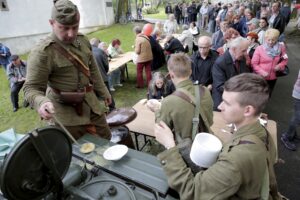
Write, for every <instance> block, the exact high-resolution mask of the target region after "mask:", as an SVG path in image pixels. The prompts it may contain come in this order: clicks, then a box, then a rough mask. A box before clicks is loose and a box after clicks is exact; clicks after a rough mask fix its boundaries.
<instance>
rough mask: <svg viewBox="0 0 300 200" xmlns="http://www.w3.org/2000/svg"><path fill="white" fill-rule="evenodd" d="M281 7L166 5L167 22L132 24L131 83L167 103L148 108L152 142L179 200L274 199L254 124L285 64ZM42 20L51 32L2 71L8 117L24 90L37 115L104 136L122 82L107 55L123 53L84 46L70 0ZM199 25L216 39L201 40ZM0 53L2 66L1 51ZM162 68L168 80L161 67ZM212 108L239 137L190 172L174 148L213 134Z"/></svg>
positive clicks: (266, 146)
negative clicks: (25, 57) (159, 148)
mask: <svg viewBox="0 0 300 200" xmlns="http://www.w3.org/2000/svg"><path fill="white" fill-rule="evenodd" d="M280 7H281V5H280V3H279V2H274V3H273V4H272V5H271V6H270V5H269V4H268V5H267V4H266V3H265V2H264V1H262V2H259V1H255V2H253V1H250V2H247V3H245V4H242V3H240V2H239V1H235V2H234V3H233V4H231V3H228V4H220V3H217V4H215V5H211V4H210V3H208V2H207V1H206V0H204V1H203V3H201V4H198V5H197V4H196V3H195V2H192V3H191V5H187V4H185V3H182V4H177V5H176V6H175V8H174V13H175V15H173V14H172V13H173V8H172V7H171V5H170V4H168V5H167V7H166V9H165V11H166V13H167V14H168V15H169V20H167V21H166V22H165V24H164V25H162V24H161V23H159V22H158V23H156V24H155V26H154V28H153V27H152V25H151V24H146V25H144V26H143V27H140V26H136V27H134V30H133V31H134V34H135V36H136V37H135V41H134V52H135V54H136V60H135V63H136V70H137V78H136V79H137V80H136V87H137V88H144V87H147V88H148V98H150V99H151V98H154V99H162V97H164V99H163V101H162V103H161V107H159V108H158V107H155V108H154V107H153V108H150V109H151V110H152V111H154V112H155V117H156V125H155V127H154V134H155V138H156V140H157V141H158V142H159V143H160V144H162V145H163V146H164V147H165V150H164V151H163V152H161V153H160V154H159V155H158V159H159V160H160V161H161V164H162V167H163V169H164V171H165V173H166V175H167V178H168V183H169V185H170V187H171V188H173V189H175V190H176V191H177V192H178V193H179V195H180V198H181V199H230V198H232V199H269V197H272V198H273V199H280V196H279V193H278V191H277V183H276V177H275V174H274V169H273V165H274V163H275V154H276V153H275V151H276V150H275V146H274V143H273V141H272V140H268V132H267V131H266V130H265V129H264V128H263V127H262V126H261V125H260V123H259V121H258V117H259V116H260V114H261V113H262V111H263V109H264V107H265V105H266V104H267V102H268V100H269V99H270V98H271V95H272V91H273V90H274V87H275V84H276V80H277V75H276V72H279V71H283V70H284V68H285V66H286V65H287V62H288V56H287V53H286V47H285V44H284V30H285V27H286V25H287V23H288V18H287V16H285V14H284V12H283V11H280V10H281V9H280ZM184 10H185V11H186V12H185V13H184V12H183V11H184ZM198 12H199V13H200V14H199V15H200V19H201V20H200V23H198V24H197V15H198ZM49 22H50V26H51V28H52V34H51V35H49V36H47V37H46V38H45V39H44V40H42V41H40V43H39V44H38V45H36V46H35V47H34V48H33V50H32V51H31V53H30V56H29V59H28V63H27V69H26V63H25V62H23V61H21V60H20V58H19V57H18V56H17V55H13V56H9V59H10V61H11V63H10V64H9V65H8V68H7V69H6V70H7V74H8V77H9V79H10V81H11V85H12V86H11V88H12V89H11V91H12V98H11V99H12V103H13V106H14V111H15V108H16V110H17V108H18V105H17V104H16V102H17V101H18V98H17V93H18V92H19V90H20V89H21V88H22V86H23V84H24V94H25V99H26V100H27V101H28V102H29V103H30V105H31V106H32V107H34V108H35V109H36V110H37V112H38V114H39V115H40V116H41V117H42V118H43V119H45V120H49V119H55V120H58V121H54V124H55V125H58V122H59V124H60V123H61V124H63V125H64V126H65V128H66V129H67V130H68V131H69V132H70V133H71V134H72V135H73V136H74V137H75V138H76V139H78V138H80V137H81V136H83V135H84V134H86V133H90V134H94V135H98V136H100V137H102V138H105V139H110V138H111V131H110V128H109V126H108V124H107V122H106V110H105V107H106V106H109V105H110V108H111V109H114V107H115V106H114V103H113V102H114V101H113V98H112V95H111V93H110V92H111V91H114V90H115V88H114V87H115V86H122V83H121V81H122V73H123V72H122V70H124V68H125V67H121V68H120V69H117V70H115V71H113V72H112V73H108V70H109V59H113V58H114V57H116V56H118V54H121V53H123V51H122V49H121V47H120V46H121V41H120V40H119V39H114V40H113V41H112V42H111V44H109V45H107V44H106V43H105V42H101V41H100V40H99V39H97V38H92V39H91V40H90V41H88V40H87V38H86V37H85V36H84V35H82V34H80V33H78V29H79V22H80V14H79V10H78V8H77V6H76V5H74V4H73V3H72V2H71V1H69V0H59V1H56V2H54V6H53V8H52V12H51V19H50V20H49ZM179 24H184V25H183V33H182V34H180V35H179V36H178V37H177V36H174V34H176V33H177V32H178V31H179V29H180V28H179ZM187 24H189V26H188V25H187ZM258 24H259V25H258ZM200 29H202V30H207V31H208V32H211V33H213V35H212V36H200ZM160 40H163V41H164V44H163V47H162V46H161V45H160ZM0 47H1V49H0V50H1V56H2V57H1V64H2V65H3V66H4V67H5V68H6V67H7V64H8V63H6V62H4V58H6V56H7V55H6V54H7V49H6V48H4V47H3V45H1V46H0ZM2 49H3V50H2ZM5 49H6V51H5ZM67 49H68V50H67ZM91 55H93V56H91ZM164 55H166V56H164ZM166 62H167V68H168V75H166V74H163V73H162V72H160V70H159V68H160V67H161V66H163V65H164V64H165V63H166ZM144 70H145V74H146V82H144V79H143V71H144ZM299 88H300V87H299V81H297V82H296V84H295V88H294V93H293V97H294V98H295V114H294V116H293V118H292V120H291V123H290V126H289V129H288V130H287V132H285V133H284V134H282V137H281V140H282V142H283V143H284V145H285V146H286V147H287V148H288V149H290V150H296V146H295V144H294V143H293V140H294V139H295V137H296V135H297V134H296V128H295V127H296V126H297V125H299V121H300V120H299V113H297V111H299V96H300V95H299V93H300V92H299ZM213 110H214V111H219V112H221V113H222V116H223V118H224V120H225V121H226V123H233V124H235V126H236V131H235V132H234V133H233V135H232V138H231V140H230V141H229V142H227V143H225V144H224V146H223V150H222V152H221V153H220V155H219V156H218V159H217V161H216V163H214V164H213V165H212V166H211V167H209V168H208V169H201V170H200V171H199V172H193V171H192V170H191V169H190V168H189V166H188V165H187V163H186V161H185V160H184V156H183V155H182V152H181V149H182V148H180V144H182V143H183V142H184V141H185V140H186V139H189V140H192V139H194V138H193V137H194V132H195V131H196V132H197V131H198V132H210V133H212V131H211V128H210V127H211V126H212V124H213ZM54 116H55V118H54ZM195 122H196V123H195ZM195 124H196V126H195Z"/></svg>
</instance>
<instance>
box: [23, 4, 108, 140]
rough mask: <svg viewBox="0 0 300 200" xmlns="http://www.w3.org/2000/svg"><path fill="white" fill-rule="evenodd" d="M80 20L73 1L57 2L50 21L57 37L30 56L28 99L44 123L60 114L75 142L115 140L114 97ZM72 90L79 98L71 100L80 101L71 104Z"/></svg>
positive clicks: (52, 37) (49, 38)
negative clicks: (87, 137) (110, 112)
mask: <svg viewBox="0 0 300 200" xmlns="http://www.w3.org/2000/svg"><path fill="white" fill-rule="evenodd" d="M79 21H80V14H79V11H78V9H77V7H76V5H74V4H73V3H72V2H71V1H69V0H59V1H54V6H53V8H52V18H51V19H50V20H49V22H50V25H51V26H52V34H51V35H49V36H48V37H46V38H45V39H44V40H43V41H41V42H40V43H39V44H38V45H37V46H36V47H35V48H34V49H33V50H32V51H31V53H30V55H29V59H28V69H27V79H26V82H25V86H24V91H25V97H26V99H27V100H28V101H29V102H30V104H31V105H33V106H34V107H35V108H36V109H37V111H38V113H39V115H40V116H41V117H42V118H43V119H45V120H48V119H51V118H53V116H55V117H56V119H58V120H59V121H60V122H61V123H62V124H63V125H64V126H65V127H66V128H67V129H68V130H69V131H70V132H71V134H72V135H73V136H74V137H75V138H76V139H77V138H79V137H81V136H82V135H84V134H85V133H92V134H97V135H99V136H101V137H103V138H106V139H110V136H111V134H110V130H109V127H108V125H107V123H106V118H105V113H104V108H105V106H104V103H106V104H110V103H111V96H110V94H109V92H108V90H107V89H106V87H105V84H104V83H103V80H102V77H101V75H100V72H99V69H98V67H97V65H96V63H95V60H94V57H93V54H92V51H91V45H90V43H89V41H88V39H87V38H86V37H85V36H84V35H82V34H80V33H78V28H79ZM57 46H58V47H57ZM55 47H57V48H59V49H65V50H67V51H68V55H71V57H72V58H73V59H75V60H76V62H77V63H81V64H80V66H81V67H78V66H77V67H76V65H75V64H74V62H71V61H70V58H67V57H68V56H65V55H63V53H61V52H59V51H58V50H57V48H55ZM88 75H90V77H88ZM72 92H73V93H74V98H73V99H72V96H71V99H69V101H70V100H71V101H77V102H75V103H74V102H73V103H72V102H70V103H68V101H67V100H66V99H65V98H66V97H67V96H68V95H66V94H72ZM45 93H46V94H45ZM63 93H64V94H65V96H63ZM79 93H81V94H79ZM82 93H84V96H83V98H81V97H82ZM69 97H70V96H69Z"/></svg>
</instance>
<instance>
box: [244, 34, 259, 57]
mask: <svg viewBox="0 0 300 200" xmlns="http://www.w3.org/2000/svg"><path fill="white" fill-rule="evenodd" d="M247 40H248V41H249V42H250V45H249V47H248V49H247V55H248V56H249V57H250V59H252V57H253V54H254V51H255V49H256V48H257V47H258V46H259V45H260V44H259V42H258V35H257V33H255V32H249V33H247Z"/></svg>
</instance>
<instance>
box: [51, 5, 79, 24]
mask: <svg viewBox="0 0 300 200" xmlns="http://www.w3.org/2000/svg"><path fill="white" fill-rule="evenodd" d="M51 17H52V19H54V20H56V21H57V22H59V23H61V24H63V25H73V24H76V23H78V22H79V11H78V8H77V6H76V5H75V4H73V3H72V2H71V1H69V0H54V5H53V8H52V16H51Z"/></svg>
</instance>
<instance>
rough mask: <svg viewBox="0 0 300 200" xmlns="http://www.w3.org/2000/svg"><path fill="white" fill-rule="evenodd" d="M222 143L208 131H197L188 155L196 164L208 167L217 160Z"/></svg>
mask: <svg viewBox="0 0 300 200" xmlns="http://www.w3.org/2000/svg"><path fill="white" fill-rule="evenodd" d="M221 149H222V143H221V141H220V140H219V138H217V137H216V136H214V135H212V134H209V133H198V134H197V135H196V137H195V139H194V141H193V144H192V148H191V153H190V157H191V160H192V161H193V162H194V163H195V164H196V165H198V166H200V167H204V168H208V167H210V166H211V165H212V164H214V163H215V162H216V161H217V158H218V155H219V153H220V151H221Z"/></svg>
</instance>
